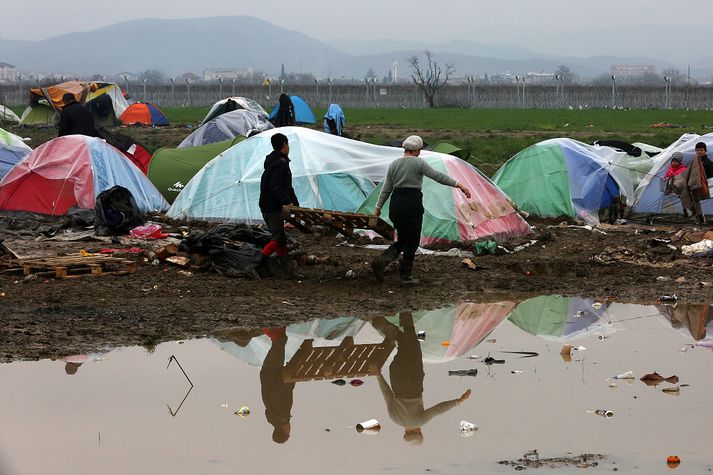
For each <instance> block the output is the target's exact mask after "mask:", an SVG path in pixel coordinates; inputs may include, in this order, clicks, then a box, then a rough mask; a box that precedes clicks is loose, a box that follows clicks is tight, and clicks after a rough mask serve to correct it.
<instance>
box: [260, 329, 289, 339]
mask: <svg viewBox="0 0 713 475" xmlns="http://www.w3.org/2000/svg"><path fill="white" fill-rule="evenodd" d="M262 332H263V333H264V334H265V335H267V336H269V337H270V340H271V341H275V340H279V339H280V338H282V337H284V336H285V335H286V334H287V329H286V328H285V327H273V328H263V329H262Z"/></svg>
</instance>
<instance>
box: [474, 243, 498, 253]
mask: <svg viewBox="0 0 713 475" xmlns="http://www.w3.org/2000/svg"><path fill="white" fill-rule="evenodd" d="M497 247H498V244H497V243H496V242H495V241H479V242H476V243H475V254H476V255H478V256H480V255H483V254H495V250H496V249H497Z"/></svg>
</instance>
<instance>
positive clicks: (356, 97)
mask: <svg viewBox="0 0 713 475" xmlns="http://www.w3.org/2000/svg"><path fill="white" fill-rule="evenodd" d="M122 87H126V86H125V85H124V84H122ZM612 89H614V91H613V93H612ZM283 90H284V91H285V92H286V93H288V94H297V95H299V96H302V98H304V99H305V100H306V101H307V103H309V104H310V105H311V106H313V107H320V108H326V107H327V106H328V105H329V104H330V103H338V104H340V105H342V107H353V108H408V109H412V108H425V107H427V104H426V102H425V101H424V99H423V95H422V94H421V93H420V91H419V90H418V89H417V88H416V87H415V86H413V85H402V84H398V85H381V84H369V85H366V84H364V85H354V84H349V85H344V84H333V85H332V86H331V87H328V86H327V85H322V84H320V85H318V86H316V85H311V86H307V85H295V86H290V87H289V88H287V87H285V88H284V89H283ZM28 92H29V90H28V88H27V85H26V84H25V86H24V87H23V86H21V85H0V104H3V105H7V106H20V105H26V104H27V103H28ZM128 93H129V96H130V97H131V98H132V99H134V100H140V101H147V102H152V103H154V104H156V105H158V106H159V107H160V106H164V107H185V106H201V107H204V106H210V105H212V104H213V103H214V102H215V101H217V100H219V99H222V98H224V97H228V96H231V95H233V94H234V95H237V96H246V97H250V98H252V99H255V100H256V101H257V102H259V103H260V104H261V105H263V107H265V108H266V109H267V110H268V111H269V110H270V109H272V107H273V106H274V104H276V103H277V96H279V94H280V86H279V85H277V86H275V85H272V86H270V87H265V86H256V85H243V84H237V85H235V86H233V85H232V84H228V85H225V84H224V85H223V87H222V94H221V88H220V87H219V86H218V84H211V83H195V84H190V85H187V84H184V83H181V84H176V85H174V86H173V87H172V86H171V85H170V84H162V85H151V84H148V85H146V86H144V84H140V83H136V84H134V83H129V87H128ZM221 96H222V97H221ZM436 103H437V105H438V106H444V107H463V108H475V109H517V108H527V109H566V108H574V109H580V108H582V109H584V108H589V109H600V108H611V107H612V106H614V107H617V108H627V109H664V108H667V107H668V108H671V109H703V110H711V109H713V87H711V86H698V85H696V86H690V87H687V86H681V87H678V88H676V87H674V88H671V89H670V90H669V92H668V94H667V93H666V90H665V88H664V87H651V86H618V87H614V88H612V87H611V86H583V85H564V86H559V87H557V86H555V85H535V84H531V85H530V84H528V85H525V87H524V88H523V86H522V84H517V85H515V84H513V85H475V87H473V85H472V84H470V85H469V84H462V85H448V86H445V87H444V88H442V89H441V90H440V91H439V93H438V95H437V96H436Z"/></svg>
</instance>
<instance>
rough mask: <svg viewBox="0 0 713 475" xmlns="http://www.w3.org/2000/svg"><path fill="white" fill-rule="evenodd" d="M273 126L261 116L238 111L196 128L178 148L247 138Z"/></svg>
mask: <svg viewBox="0 0 713 475" xmlns="http://www.w3.org/2000/svg"><path fill="white" fill-rule="evenodd" d="M272 128H273V125H272V124H271V123H270V122H269V121H268V120H267V119H266V118H264V117H263V116H261V115H259V114H256V113H255V112H252V111H248V110H244V109H239V110H235V111H232V112H226V113H225V114H221V115H219V116H218V117H216V118H215V119H213V120H211V121H208V122H206V123H205V124H203V125H201V126H200V127H198V128H197V129H196V130H194V131H193V133H191V134H190V135H189V136H188V137H186V138H185V139H184V140H183V142H181V143H180V145H178V148H186V147H195V146H197V145H206V144H209V143H215V142H221V141H223V140H228V139H233V138H235V137H237V136H238V135H242V136H244V137H247V135H248V134H249V133H250V132H251V131H255V130H257V131H261V132H262V131H265V130H269V129H272Z"/></svg>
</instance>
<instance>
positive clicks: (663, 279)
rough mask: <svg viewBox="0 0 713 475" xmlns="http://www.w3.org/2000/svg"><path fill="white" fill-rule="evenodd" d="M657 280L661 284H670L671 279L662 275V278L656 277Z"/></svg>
mask: <svg viewBox="0 0 713 475" xmlns="http://www.w3.org/2000/svg"><path fill="white" fill-rule="evenodd" d="M656 280H658V281H659V282H668V281H669V280H671V279H669V278H668V277H666V276H663V275H660V276H658V277H656Z"/></svg>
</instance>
